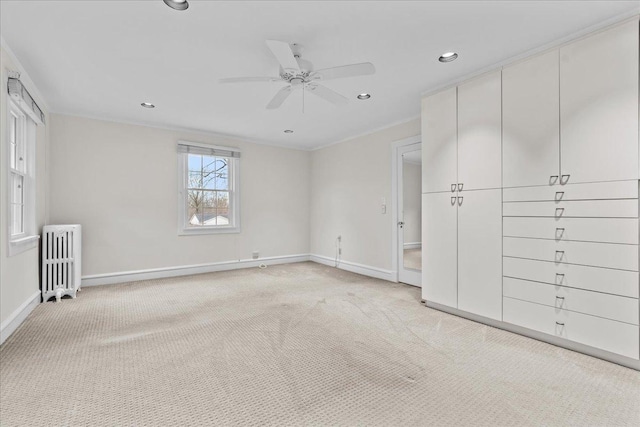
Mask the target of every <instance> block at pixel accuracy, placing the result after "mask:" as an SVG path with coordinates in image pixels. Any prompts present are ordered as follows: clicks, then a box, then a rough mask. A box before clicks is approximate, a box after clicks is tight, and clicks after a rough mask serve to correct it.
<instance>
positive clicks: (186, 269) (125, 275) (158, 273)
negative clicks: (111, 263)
mask: <svg viewBox="0 0 640 427" xmlns="http://www.w3.org/2000/svg"><path fill="white" fill-rule="evenodd" d="M304 261H309V255H308V254H299V255H283V256H276V257H268V258H258V259H244V260H237V261H222V262H212V263H207V264H195V265H183V266H175V267H166V268H150V269H147V270H136V271H121V272H116V273H106V274H93V275H89V276H83V277H82V286H83V287H84V286H100V285H112V284H116V283H126V282H135V281H139V280H150V279H163V278H166V277H178V276H189V275H192V274H203V273H213V272H215V271H227V270H238V269H241V268H253V267H258V266H259V265H260V264H264V265H276V264H290V263H294V262H304Z"/></svg>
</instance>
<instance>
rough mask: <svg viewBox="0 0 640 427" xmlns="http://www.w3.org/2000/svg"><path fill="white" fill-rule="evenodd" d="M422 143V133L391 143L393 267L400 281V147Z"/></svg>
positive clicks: (395, 279)
mask: <svg viewBox="0 0 640 427" xmlns="http://www.w3.org/2000/svg"><path fill="white" fill-rule="evenodd" d="M418 143H422V135H414V136H411V137H409V138H404V139H400V140H398V141H393V142H392V143H391V269H392V271H394V272H395V278H394V280H393V281H394V282H397V281H398V275H399V268H398V256H399V254H398V150H399V148H400V147H404V146H407V145H413V144H418Z"/></svg>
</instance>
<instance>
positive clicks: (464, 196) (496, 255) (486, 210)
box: [458, 189, 502, 320]
mask: <svg viewBox="0 0 640 427" xmlns="http://www.w3.org/2000/svg"><path fill="white" fill-rule="evenodd" d="M458 308H459V309H460V310H464V311H468V312H469V313H474V314H478V315H480V316H484V317H489V318H491V319H496V320H502V190H500V189H497V190H476V191H466V190H463V191H462V192H460V193H459V194H458Z"/></svg>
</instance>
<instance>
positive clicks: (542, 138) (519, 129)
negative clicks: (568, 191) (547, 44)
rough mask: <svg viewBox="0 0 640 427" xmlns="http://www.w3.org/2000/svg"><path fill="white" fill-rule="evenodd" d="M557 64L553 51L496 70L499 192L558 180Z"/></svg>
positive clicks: (557, 59) (558, 110)
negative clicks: (499, 119) (498, 77)
mask: <svg viewBox="0 0 640 427" xmlns="http://www.w3.org/2000/svg"><path fill="white" fill-rule="evenodd" d="M558 61H559V51H558V50H557V49H555V50H552V51H550V52H547V53H545V54H543V55H539V56H535V57H533V58H530V59H527V60H525V61H522V62H519V63H517V64H515V65H511V66H509V67H505V68H504V70H503V71H502V106H503V112H502V123H503V134H502V138H503V142H502V144H503V150H502V153H503V157H502V170H503V172H502V173H503V185H504V187H521V186H529V185H548V184H553V183H557V182H558V180H559V175H560V98H559V96H558V94H559V93H560V77H559V73H558V69H559V68H558V67H559V62H558ZM553 177H555V178H553Z"/></svg>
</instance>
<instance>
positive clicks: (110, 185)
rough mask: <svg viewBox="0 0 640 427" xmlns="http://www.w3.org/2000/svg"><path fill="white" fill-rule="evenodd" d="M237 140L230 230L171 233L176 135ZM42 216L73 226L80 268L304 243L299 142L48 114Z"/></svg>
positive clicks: (233, 255)
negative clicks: (236, 212) (236, 207)
mask: <svg viewBox="0 0 640 427" xmlns="http://www.w3.org/2000/svg"><path fill="white" fill-rule="evenodd" d="M181 139H182V140H188V141H196V142H205V143H211V144H216V145H225V146H232V147H238V148H240V149H241V150H242V158H241V164H240V174H241V176H240V191H241V201H240V203H241V227H242V231H241V233H239V234H217V235H198V236H178V231H177V230H178V229H177V215H178V208H177V203H178V195H177V191H178V190H177V154H176V143H177V141H178V140H181ZM51 145H52V149H51V206H50V216H51V223H52V224H57V223H79V224H82V226H83V265H82V274H83V276H91V275H99V274H108V273H117V272H125V271H137V270H146V269H155V268H165V267H173V266H186V265H195V264H205V263H213V262H221V261H232V260H239V259H250V258H251V253H252V251H254V250H257V251H260V256H261V257H273V256H283V255H295V254H307V253H308V252H309V165H310V153H309V152H305V151H298V150H291V149H284V148H277V147H271V146H265V145H257V144H252V143H247V142H242V141H238V140H233V139H225V138H223V137H216V136H211V135H199V134H189V133H184V132H178V131H171V130H165V129H158V128H152V127H145V126H137V125H129V124H122V123H114V122H107V121H100V120H93V119H86V118H79V117H71V116H64V115H57V114H52V115H51Z"/></svg>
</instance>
